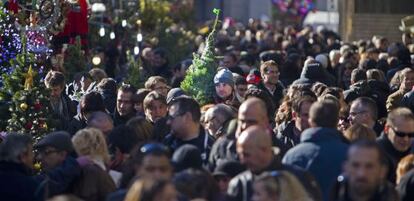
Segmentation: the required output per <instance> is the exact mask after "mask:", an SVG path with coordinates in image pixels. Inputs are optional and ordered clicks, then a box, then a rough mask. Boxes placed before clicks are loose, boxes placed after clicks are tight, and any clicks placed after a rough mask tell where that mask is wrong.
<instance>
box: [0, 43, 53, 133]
mask: <svg viewBox="0 0 414 201" xmlns="http://www.w3.org/2000/svg"><path fill="white" fill-rule="evenodd" d="M23 42H24V43H23V44H25V42H26V41H25V39H24V38H23ZM23 48H25V47H23ZM10 65H11V66H12V68H13V72H12V73H11V74H10V75H7V74H2V78H3V84H4V86H3V87H2V88H1V89H0V101H1V107H2V109H1V110H0V112H1V113H0V122H1V123H2V124H1V125H0V130H3V131H4V130H7V131H8V132H17V133H30V134H32V136H33V139H34V140H38V139H40V138H41V137H42V136H43V135H44V134H46V133H48V132H49V131H50V127H49V126H50V125H51V119H50V118H49V115H50V106H49V100H48V94H49V92H48V90H47V89H46V87H45V85H44V83H43V81H41V80H42V78H43V77H44V74H43V72H42V70H41V69H39V66H40V65H39V64H37V63H36V62H35V56H34V55H33V54H30V53H26V52H25V51H24V52H23V53H21V54H18V55H17V56H16V58H15V59H12V60H10ZM30 67H32V69H33V73H32V76H29V75H30V73H29V68H30ZM30 78H32V79H30ZM29 80H32V81H33V82H30V83H32V84H31V85H30V87H27V86H28V85H27V84H25V83H28V82H29ZM6 108H7V109H6Z"/></svg>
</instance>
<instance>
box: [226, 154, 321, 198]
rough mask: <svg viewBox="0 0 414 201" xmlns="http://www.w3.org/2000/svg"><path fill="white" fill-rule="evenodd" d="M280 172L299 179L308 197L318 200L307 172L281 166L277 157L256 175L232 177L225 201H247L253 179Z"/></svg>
mask: <svg viewBox="0 0 414 201" xmlns="http://www.w3.org/2000/svg"><path fill="white" fill-rule="evenodd" d="M280 170H284V171H288V172H290V173H292V174H293V175H295V176H296V177H297V178H298V179H299V181H301V183H302V184H303V186H304V187H305V189H306V190H307V192H308V193H309V195H312V197H313V198H314V200H320V198H321V193H320V189H319V187H318V186H317V184H316V182H315V181H314V178H313V177H312V176H311V175H310V174H309V173H308V172H306V171H304V170H303V169H301V168H297V167H294V166H291V165H285V164H282V163H281V162H280V159H279V158H277V157H274V159H273V161H272V162H271V164H270V165H269V166H268V167H267V168H265V169H264V170H263V171H262V172H260V173H258V174H254V173H253V172H251V171H250V170H246V171H244V172H242V173H240V174H239V175H237V176H236V177H234V178H233V179H232V180H231V181H230V183H229V187H228V189H227V195H226V200H227V201H249V200H250V199H251V197H252V195H253V182H254V179H255V177H257V176H258V175H260V174H261V173H264V172H267V171H280Z"/></svg>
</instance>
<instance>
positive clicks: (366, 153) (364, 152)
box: [348, 147, 379, 163]
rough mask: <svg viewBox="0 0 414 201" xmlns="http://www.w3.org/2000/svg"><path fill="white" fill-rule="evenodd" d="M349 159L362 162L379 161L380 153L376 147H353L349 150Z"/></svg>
mask: <svg viewBox="0 0 414 201" xmlns="http://www.w3.org/2000/svg"><path fill="white" fill-rule="evenodd" d="M348 158H349V161H357V162H362V163H373V162H379V153H378V151H377V150H375V149H374V148H365V147H351V149H350V150H349V152H348Z"/></svg>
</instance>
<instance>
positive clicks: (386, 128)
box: [384, 124, 390, 135]
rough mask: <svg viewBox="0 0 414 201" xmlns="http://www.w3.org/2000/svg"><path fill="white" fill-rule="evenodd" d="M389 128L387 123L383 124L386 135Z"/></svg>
mask: <svg viewBox="0 0 414 201" xmlns="http://www.w3.org/2000/svg"><path fill="white" fill-rule="evenodd" d="M389 130H390V126H389V125H387V124H385V126H384V133H385V134H386V135H388V132H389Z"/></svg>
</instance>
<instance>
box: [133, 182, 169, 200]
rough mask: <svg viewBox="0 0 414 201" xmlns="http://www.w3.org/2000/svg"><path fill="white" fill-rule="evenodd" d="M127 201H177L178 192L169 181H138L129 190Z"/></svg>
mask: <svg viewBox="0 0 414 201" xmlns="http://www.w3.org/2000/svg"><path fill="white" fill-rule="evenodd" d="M125 201H177V191H176V190H175V187H174V185H173V184H172V183H171V182H169V181H165V180H153V179H137V180H136V181H135V182H134V184H132V186H131V188H129V190H128V193H127V194H126V197H125Z"/></svg>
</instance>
